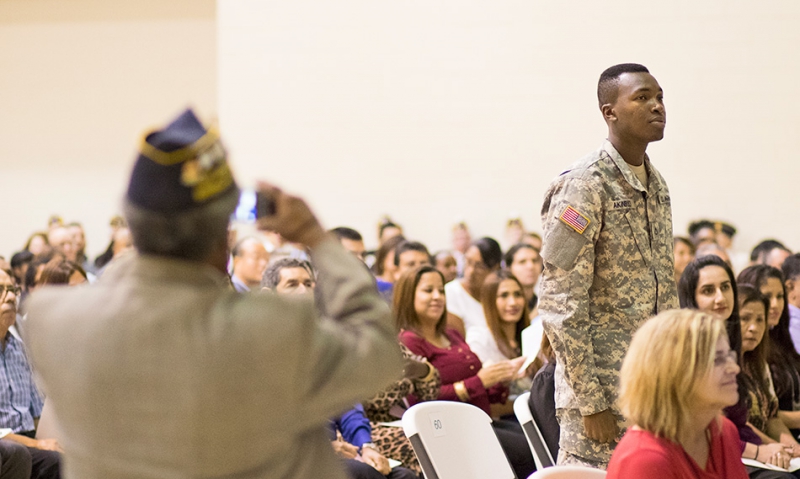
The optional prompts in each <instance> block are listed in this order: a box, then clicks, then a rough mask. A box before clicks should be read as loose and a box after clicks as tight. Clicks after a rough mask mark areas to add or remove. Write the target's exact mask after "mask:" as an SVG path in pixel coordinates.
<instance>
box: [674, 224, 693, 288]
mask: <svg viewBox="0 0 800 479" xmlns="http://www.w3.org/2000/svg"><path fill="white" fill-rule="evenodd" d="M674 241H675V247H674V248H673V252H674V254H675V283H676V284H677V283H678V282H679V281H680V280H681V275H682V274H683V270H684V269H685V268H686V265H688V264H689V262H690V261H692V260H693V259H694V253H695V247H694V245H693V244H692V242H691V241H689V238H684V237H683V236H676V237H675V238H674Z"/></svg>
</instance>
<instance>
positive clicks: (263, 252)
mask: <svg viewBox="0 0 800 479" xmlns="http://www.w3.org/2000/svg"><path fill="white" fill-rule="evenodd" d="M231 254H232V255H233V274H232V275H231V282H232V283H233V287H234V288H236V291H238V292H240V293H247V292H249V291H251V290H254V289H256V288H257V287H258V285H259V284H260V283H261V277H262V276H263V275H264V270H266V269H267V265H268V264H269V253H267V249H266V248H265V247H264V243H262V242H261V241H260V240H259V239H258V238H254V237H252V236H251V237H248V238H244V239H242V240H240V241H239V242H238V243H236V246H234V247H233V250H232V251H231Z"/></svg>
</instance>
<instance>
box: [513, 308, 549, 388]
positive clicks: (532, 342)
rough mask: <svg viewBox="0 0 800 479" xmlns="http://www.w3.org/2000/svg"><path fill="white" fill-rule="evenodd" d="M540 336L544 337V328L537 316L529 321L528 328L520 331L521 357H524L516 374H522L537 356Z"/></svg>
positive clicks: (540, 341)
mask: <svg viewBox="0 0 800 479" xmlns="http://www.w3.org/2000/svg"><path fill="white" fill-rule="evenodd" d="M542 336H544V327H543V326H542V319H541V317H539V316H537V317H535V318H533V320H531V325H530V326H528V327H527V328H525V329H523V330H522V355H523V356H525V362H524V363H522V367H521V368H519V372H518V374H523V373H524V372H525V370H526V369H528V366H530V365H531V363H532V362H533V361H534V360H535V359H536V356H538V355H539V349H540V348H541V347H542Z"/></svg>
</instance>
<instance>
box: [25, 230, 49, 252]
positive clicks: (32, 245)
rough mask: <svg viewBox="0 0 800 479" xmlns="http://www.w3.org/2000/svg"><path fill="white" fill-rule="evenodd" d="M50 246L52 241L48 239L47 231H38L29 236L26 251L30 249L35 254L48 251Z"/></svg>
mask: <svg viewBox="0 0 800 479" xmlns="http://www.w3.org/2000/svg"><path fill="white" fill-rule="evenodd" d="M49 248H50V241H49V240H48V239H47V233H45V232H43V231H37V232H36V233H33V234H32V235H30V236H29V237H28V241H26V242H25V247H24V248H23V250H24V251H30V252H31V253H32V254H33V255H34V256H37V255H40V254H42V253H44V252H46V251H47V250H48V249H49Z"/></svg>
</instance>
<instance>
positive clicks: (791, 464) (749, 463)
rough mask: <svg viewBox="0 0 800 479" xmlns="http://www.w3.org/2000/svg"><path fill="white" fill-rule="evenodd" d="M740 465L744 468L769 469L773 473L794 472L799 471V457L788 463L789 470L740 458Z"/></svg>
mask: <svg viewBox="0 0 800 479" xmlns="http://www.w3.org/2000/svg"><path fill="white" fill-rule="evenodd" d="M742 463H743V464H744V465H745V466H750V467H758V468H761V469H770V470H773V471H788V472H794V471H796V470H798V469H800V457H795V458H794V459H792V460H791V461H789V469H784V468H782V467H778V466H773V465H772V464H765V463H763V462H761V461H756V460H755V459H745V458H742Z"/></svg>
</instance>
